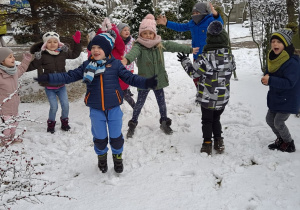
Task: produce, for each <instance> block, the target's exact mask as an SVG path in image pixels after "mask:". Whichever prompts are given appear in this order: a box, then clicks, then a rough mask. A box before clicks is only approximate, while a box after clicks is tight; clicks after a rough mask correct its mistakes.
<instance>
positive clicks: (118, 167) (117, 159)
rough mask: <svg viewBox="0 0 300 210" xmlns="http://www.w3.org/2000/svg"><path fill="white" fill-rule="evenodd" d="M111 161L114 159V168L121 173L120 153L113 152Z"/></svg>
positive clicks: (121, 160)
mask: <svg viewBox="0 0 300 210" xmlns="http://www.w3.org/2000/svg"><path fill="white" fill-rule="evenodd" d="M113 161H114V169H115V172H116V173H122V172H123V169H124V167H123V159H122V153H121V154H113Z"/></svg>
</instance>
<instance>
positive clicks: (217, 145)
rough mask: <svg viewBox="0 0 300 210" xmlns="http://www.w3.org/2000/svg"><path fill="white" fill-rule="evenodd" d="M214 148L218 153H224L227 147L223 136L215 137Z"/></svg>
mask: <svg viewBox="0 0 300 210" xmlns="http://www.w3.org/2000/svg"><path fill="white" fill-rule="evenodd" d="M214 149H215V150H216V151H217V152H218V153H223V151H224V149H225V146H224V141H223V137H215V139H214Z"/></svg>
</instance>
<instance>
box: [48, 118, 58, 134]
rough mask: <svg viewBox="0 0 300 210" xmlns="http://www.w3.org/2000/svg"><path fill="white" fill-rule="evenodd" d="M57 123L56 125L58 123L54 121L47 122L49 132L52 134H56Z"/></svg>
mask: <svg viewBox="0 0 300 210" xmlns="http://www.w3.org/2000/svg"><path fill="white" fill-rule="evenodd" d="M55 123H56V121H52V120H48V121H47V124H48V127H47V132H50V133H52V134H53V133H54V132H55Z"/></svg>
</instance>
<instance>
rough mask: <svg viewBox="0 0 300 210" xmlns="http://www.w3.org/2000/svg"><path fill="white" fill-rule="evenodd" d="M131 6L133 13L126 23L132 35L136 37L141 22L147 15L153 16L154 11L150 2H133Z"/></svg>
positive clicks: (144, 0) (148, 0)
mask: <svg viewBox="0 0 300 210" xmlns="http://www.w3.org/2000/svg"><path fill="white" fill-rule="evenodd" d="M133 5H134V9H133V13H132V16H131V17H130V19H129V21H128V22H129V25H130V27H131V33H132V35H133V36H134V37H136V36H137V35H138V31H139V26H140V23H141V21H142V20H143V19H144V17H145V16H146V15H147V14H154V9H153V4H152V0H133Z"/></svg>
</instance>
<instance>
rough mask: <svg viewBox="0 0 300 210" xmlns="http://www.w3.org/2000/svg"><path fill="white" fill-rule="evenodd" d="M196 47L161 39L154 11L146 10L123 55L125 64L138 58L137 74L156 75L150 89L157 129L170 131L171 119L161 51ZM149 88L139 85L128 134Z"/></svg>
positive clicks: (196, 49)
mask: <svg viewBox="0 0 300 210" xmlns="http://www.w3.org/2000/svg"><path fill="white" fill-rule="evenodd" d="M198 50H199V48H191V47H189V46H187V45H182V44H177V43H175V42H170V41H164V42H163V41H162V40H161V37H160V36H159V35H157V33H156V22H155V18H154V16H153V15H151V14H148V15H147V16H146V17H145V18H144V19H143V20H142V22H141V24H140V27H139V35H138V38H137V40H136V42H135V44H134V45H133V47H132V49H131V50H130V52H129V53H128V54H126V56H125V57H124V58H123V60H122V63H123V65H128V64H130V63H131V62H133V61H134V60H135V59H137V66H138V74H139V75H141V76H143V77H146V78H151V77H153V76H155V75H157V81H158V84H157V87H156V88H155V89H153V91H154V94H155V97H156V100H157V104H158V107H159V113H160V119H159V122H160V129H161V130H162V131H163V132H164V133H166V134H169V135H170V134H172V133H173V130H172V129H171V127H170V126H171V122H172V120H171V119H170V118H168V117H167V107H166V102H165V95H164V88H165V87H167V86H168V85H169V80H168V75H167V72H166V69H165V62H164V54H163V53H164V52H185V53H192V52H193V53H197V52H198ZM149 91H150V89H139V90H138V99H137V102H136V105H135V107H134V109H133V115H132V118H131V120H129V122H128V126H129V129H128V132H127V138H131V137H132V136H133V134H134V131H135V128H136V126H137V124H138V117H139V114H140V112H141V109H142V108H143V106H144V103H145V101H146V98H147V96H148V93H149Z"/></svg>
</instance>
